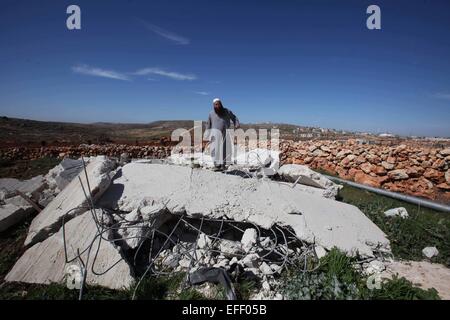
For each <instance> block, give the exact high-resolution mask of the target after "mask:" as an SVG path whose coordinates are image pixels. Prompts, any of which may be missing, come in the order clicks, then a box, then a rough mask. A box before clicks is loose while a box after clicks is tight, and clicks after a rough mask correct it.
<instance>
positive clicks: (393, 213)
mask: <svg viewBox="0 0 450 320" xmlns="http://www.w3.org/2000/svg"><path fill="white" fill-rule="evenodd" d="M384 215H385V216H386V217H400V218H403V219H406V218H408V217H409V214H408V211H406V209H405V208H403V207H399V208H394V209H389V210H387V211H385V212H384Z"/></svg>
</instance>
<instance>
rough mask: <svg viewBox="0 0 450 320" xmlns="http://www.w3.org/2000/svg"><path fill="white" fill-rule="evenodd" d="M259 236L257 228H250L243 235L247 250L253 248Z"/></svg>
mask: <svg viewBox="0 0 450 320" xmlns="http://www.w3.org/2000/svg"><path fill="white" fill-rule="evenodd" d="M257 238H258V232H257V231H256V229H253V228H248V229H246V230H245V231H244V234H243V235H242V239H241V244H242V248H243V249H244V251H245V252H249V251H250V250H251V248H252V247H253V246H254V245H255V244H256V241H257Z"/></svg>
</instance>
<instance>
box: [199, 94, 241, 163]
mask: <svg viewBox="0 0 450 320" xmlns="http://www.w3.org/2000/svg"><path fill="white" fill-rule="evenodd" d="M213 107H214V109H213V110H212V111H211V112H210V113H209V117H208V122H207V123H206V130H207V132H208V131H209V141H210V150H211V156H212V158H213V160H214V166H215V170H216V171H217V170H223V169H225V165H226V164H229V163H231V161H232V149H231V148H232V142H233V141H232V139H233V137H232V136H231V135H230V134H229V133H227V129H229V128H230V124H231V122H233V125H234V128H235V129H238V128H239V127H240V124H239V120H238V118H237V117H236V116H235V115H234V113H233V112H231V110H229V109H227V108H225V107H224V106H223V104H222V101H221V100H220V99H218V98H216V99H214V100H213Z"/></svg>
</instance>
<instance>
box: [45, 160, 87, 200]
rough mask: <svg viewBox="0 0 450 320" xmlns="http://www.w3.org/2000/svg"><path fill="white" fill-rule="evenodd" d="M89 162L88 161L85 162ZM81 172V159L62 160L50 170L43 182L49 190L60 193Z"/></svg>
mask: <svg viewBox="0 0 450 320" xmlns="http://www.w3.org/2000/svg"><path fill="white" fill-rule="evenodd" d="M86 161H87V162H89V159H87V160H86ZM82 170H83V161H82V160H81V159H70V158H64V159H63V160H62V161H61V162H60V163H59V164H58V165H57V166H55V167H54V168H53V169H51V170H50V171H49V172H48V173H47V175H45V180H46V181H47V183H48V185H49V187H50V188H51V189H54V190H56V192H60V191H61V190H63V189H64V188H65V187H66V186H67V185H68V184H69V183H70V182H71V181H72V180H73V179H74V178H76V177H77V176H78V174H79V173H80V172H81V171H82Z"/></svg>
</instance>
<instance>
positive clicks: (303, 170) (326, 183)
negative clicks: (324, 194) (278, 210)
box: [278, 164, 342, 198]
mask: <svg viewBox="0 0 450 320" xmlns="http://www.w3.org/2000/svg"><path fill="white" fill-rule="evenodd" d="M278 174H279V175H280V176H282V177H283V178H284V179H286V180H287V181H290V182H295V181H297V183H299V184H303V185H307V186H311V187H315V188H321V189H326V190H329V193H330V195H331V196H330V197H329V198H331V197H332V198H336V196H337V194H338V192H339V189H341V188H342V186H340V185H338V184H336V183H334V182H333V181H331V180H330V179H328V178H326V177H324V176H323V175H321V174H320V173H318V172H315V171H313V170H311V169H310V168H309V167H308V166H304V165H300V164H285V165H283V166H281V168H280V169H278Z"/></svg>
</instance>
